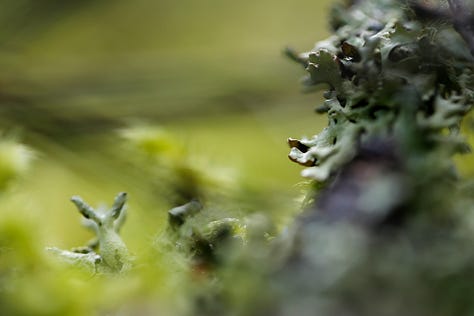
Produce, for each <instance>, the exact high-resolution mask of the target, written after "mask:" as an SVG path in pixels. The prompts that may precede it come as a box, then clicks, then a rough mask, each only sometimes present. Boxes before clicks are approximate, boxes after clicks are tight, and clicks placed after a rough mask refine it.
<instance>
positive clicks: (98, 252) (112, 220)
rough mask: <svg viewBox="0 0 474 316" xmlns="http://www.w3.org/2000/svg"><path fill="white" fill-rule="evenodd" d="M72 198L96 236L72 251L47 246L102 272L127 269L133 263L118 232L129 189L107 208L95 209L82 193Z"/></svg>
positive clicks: (67, 258)
mask: <svg viewBox="0 0 474 316" xmlns="http://www.w3.org/2000/svg"><path fill="white" fill-rule="evenodd" d="M71 201H72V202H73V203H74V205H76V207H77V209H78V210H79V212H80V213H81V214H82V216H84V217H85V218H86V219H87V221H85V225H86V227H88V228H91V229H92V230H93V231H94V232H95V233H96V239H94V240H92V241H91V242H89V243H88V245H87V246H85V247H80V248H75V249H73V250H71V251H69V250H61V249H58V248H48V250H49V251H52V252H54V253H56V254H57V255H58V256H59V257H60V258H62V259H63V260H64V261H66V262H69V263H72V264H75V265H77V266H82V267H87V268H90V269H91V270H93V271H96V272H100V273H111V272H112V273H113V272H123V271H126V270H128V269H129V268H130V267H131V261H132V260H131V256H130V253H129V252H128V249H127V246H126V245H125V243H124V242H123V240H122V238H121V237H120V235H119V230H120V227H121V226H122V225H123V223H124V221H125V203H126V201H127V193H124V192H122V193H119V194H118V195H117V196H116V197H115V201H114V204H113V205H112V207H111V208H110V209H109V210H108V211H107V212H98V211H96V210H94V209H93V208H92V207H91V206H89V205H88V204H87V203H86V202H84V200H82V198H81V197H79V196H73V197H72V198H71Z"/></svg>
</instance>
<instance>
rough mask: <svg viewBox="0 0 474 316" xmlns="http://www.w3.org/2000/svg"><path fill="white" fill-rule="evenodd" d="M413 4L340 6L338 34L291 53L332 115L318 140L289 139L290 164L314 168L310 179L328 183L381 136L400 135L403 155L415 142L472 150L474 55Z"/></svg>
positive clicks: (449, 26)
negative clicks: (320, 89) (319, 88)
mask: <svg viewBox="0 0 474 316" xmlns="http://www.w3.org/2000/svg"><path fill="white" fill-rule="evenodd" d="M455 2H456V1H455ZM414 7H415V6H414V3H413V2H410V1H389V0H381V1H357V2H355V3H354V4H352V6H349V5H342V4H340V5H338V6H336V8H335V9H334V10H333V16H332V23H331V24H332V27H333V28H334V35H333V36H331V37H330V38H329V39H327V40H325V41H321V42H319V43H318V44H317V45H316V47H315V48H314V49H313V50H311V51H309V52H306V53H302V54H299V55H296V54H294V53H291V52H290V55H291V56H292V57H293V58H294V59H296V60H297V61H298V62H300V63H302V64H303V65H304V66H305V68H306V70H307V71H308V73H309V74H308V76H307V77H306V79H305V83H306V85H308V86H315V85H320V84H326V85H327V86H328V87H329V90H328V91H327V92H326V93H325V95H324V97H325V101H324V104H323V105H322V106H320V107H319V108H318V109H317V111H318V112H320V113H327V115H328V118H329V124H328V126H327V127H326V128H325V129H324V130H323V131H322V132H321V133H319V134H318V135H316V136H313V137H312V138H309V139H307V138H305V139H302V140H296V139H289V145H290V147H291V152H290V154H289V157H290V159H291V160H293V161H295V162H297V163H299V164H301V165H304V166H306V167H308V168H306V169H305V170H304V171H303V176H305V177H308V178H312V179H315V180H318V181H325V180H327V179H328V177H329V176H330V175H331V174H333V173H334V172H336V171H337V170H338V169H339V168H340V167H341V166H342V165H344V164H345V163H347V162H348V161H350V160H351V159H352V158H353V157H354V155H355V152H356V148H357V146H358V144H360V143H361V142H362V143H363V142H365V141H367V140H370V139H373V138H375V137H377V138H380V137H391V138H394V139H395V142H396V145H397V146H399V147H400V148H401V151H411V150H412V149H413V143H414V142H418V145H416V146H415V147H416V148H421V147H422V146H419V145H420V143H423V144H421V145H426V146H429V147H430V148H433V147H436V146H438V145H441V144H450V147H451V148H450V150H449V151H448V152H446V153H447V154H448V155H451V154H452V153H454V152H459V151H465V150H466V145H465V144H464V141H463V139H462V138H461V137H460V136H459V135H458V131H459V127H460V123H461V120H462V118H463V116H464V115H465V114H466V113H467V112H468V111H469V110H470V109H471V106H472V103H473V100H474V91H473V83H474V76H473V73H474V66H473V61H474V58H473V55H471V53H470V50H469V47H468V45H466V42H465V38H463V37H462V36H461V35H460V33H458V32H457V31H456V29H455V28H454V27H453V23H448V22H447V21H443V20H439V19H438V20H435V21H433V20H432V19H430V20H424V19H422V18H420V17H418V16H417V15H416V14H417V10H415V8H414ZM440 10H441V9H440ZM454 18H455V17H454ZM406 121H411V122H413V124H411V123H410V124H408V125H409V126H411V128H412V131H409V132H408V131H407V130H406V129H405V128H404V126H405V125H406V124H405V123H404V122H406ZM410 138H412V139H410Z"/></svg>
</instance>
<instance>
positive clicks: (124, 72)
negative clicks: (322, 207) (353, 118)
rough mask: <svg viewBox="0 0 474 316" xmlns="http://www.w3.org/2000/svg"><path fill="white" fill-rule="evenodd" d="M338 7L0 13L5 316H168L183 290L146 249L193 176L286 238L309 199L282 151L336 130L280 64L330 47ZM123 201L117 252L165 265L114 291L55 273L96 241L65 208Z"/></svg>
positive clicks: (37, 7)
mask: <svg viewBox="0 0 474 316" xmlns="http://www.w3.org/2000/svg"><path fill="white" fill-rule="evenodd" d="M331 2H332V1H329V0H324V1H321V0H319V1H309V0H292V1H275V0H272V1H270V0H260V1H250V0H242V1H228V0H220V1H217V0H202V1H190V0H182V1H176V0H175V1H171V0H158V1H151V0H135V1H125V0H116V1H110V0H95V1H89V0H82V1H58V0H39V1H38V0H3V1H1V2H0V39H1V40H0V69H1V71H0V126H1V130H2V132H3V139H4V140H3V141H2V144H1V146H0V167H1V168H0V174H1V176H2V177H0V180H1V181H3V182H2V183H5V186H4V188H3V191H2V193H1V195H0V284H1V287H0V306H2V307H1V310H0V311H1V314H25V315H30V314H31V313H34V314H36V315H52V314H57V315H65V313H66V314H68V315H74V314H78V315H81V314H88V315H89V314H90V313H91V311H94V312H96V313H98V314H103V313H107V312H108V311H109V310H115V309H117V308H121V307H120V306H122V305H123V306H124V307H123V308H124V309H123V310H121V312H122V314H127V313H128V314H136V313H135V307H134V306H139V307H136V308H138V309H140V308H145V309H146V307H143V306H148V305H147V304H151V307H150V308H151V309H152V310H153V312H152V313H151V314H156V313H154V312H156V306H155V305H154V304H159V303H160V302H162V301H166V302H167V304H168V305H169V306H168V308H171V310H173V307H170V306H175V305H173V303H175V301H174V300H169V298H170V297H172V296H173V294H174V293H175V291H179V290H178V289H179V287H180V286H179V281H176V280H174V279H173V278H171V277H170V276H169V274H168V273H170V269H171V270H172V265H171V267H170V266H169V265H168V263H167V262H166V260H165V259H163V258H162V257H160V256H161V255H160V254H153V255H152V254H150V248H151V247H152V245H153V240H154V239H155V238H156V236H157V234H160V232H162V231H163V230H164V229H165V227H166V216H167V213H166V211H167V210H168V209H169V208H170V207H172V206H175V204H176V202H177V200H176V199H175V200H173V199H172V198H170V194H171V193H170V191H172V189H169V187H179V188H181V187H184V188H185V189H186V187H187V186H188V183H184V184H183V183H180V181H181V182H183V181H184V182H186V181H187V180H186V179H188V178H187V177H188V175H189V174H191V175H192V177H191V178H193V179H194V178H195V179H197V180H196V183H197V184H199V185H200V184H202V185H203V186H205V189H204V190H206V194H205V195H206V196H207V198H208V205H209V207H211V208H214V209H215V210H216V212H217V213H218V212H222V213H223V214H230V215H233V216H244V215H245V214H248V213H249V212H256V211H257V212H263V213H265V214H267V215H268V216H271V217H272V218H273V219H274V220H275V222H276V223H277V224H278V225H283V224H284V223H285V222H286V220H287V219H288V218H289V217H290V216H291V215H292V214H294V213H295V212H296V211H297V210H298V207H299V205H300V201H298V200H297V199H298V198H300V197H301V191H302V190H301V185H300V182H301V181H302V179H301V177H300V176H299V172H300V169H301V168H300V167H299V166H297V165H295V164H292V163H290V162H289V160H288V158H287V153H288V148H287V145H286V139H287V138H288V137H290V136H292V137H300V136H302V135H308V136H310V135H312V134H314V133H315V132H317V131H319V130H320V129H321V128H322V127H323V126H324V125H325V124H326V121H325V119H324V118H321V117H320V118H318V116H316V115H314V114H313V113H312V111H313V108H314V107H315V106H316V105H317V104H318V103H319V102H320V98H319V97H318V96H317V95H314V94H312V95H311V94H304V93H302V91H301V90H302V89H301V86H300V84H299V79H300V78H301V77H302V76H303V75H304V71H303V69H302V68H301V67H300V66H299V65H297V64H295V63H293V62H291V61H290V60H288V59H286V58H285V57H284V55H283V53H282V52H283V50H284V48H285V47H286V46H290V47H293V48H295V49H296V50H300V51H302V50H307V49H309V48H311V47H312V46H313V45H314V43H315V42H316V41H317V40H320V39H323V38H324V37H325V36H326V35H327V28H326V23H327V19H326V15H327V11H328V7H329V5H330V3H331ZM19 143H21V144H24V145H25V146H26V147H24V146H21V145H19ZM18 176H19V177H18ZM180 177H181V178H180ZM176 179H177V180H176ZM2 186H3V184H2ZM119 191H127V192H129V196H130V201H129V217H128V221H127V223H126V225H125V227H124V229H123V234H122V235H123V239H124V240H125V242H126V243H127V245H128V246H129V248H130V250H131V251H132V252H133V253H134V254H135V255H136V256H137V258H138V260H139V262H141V263H142V264H145V262H148V263H146V264H148V265H149V261H146V258H149V257H150V256H153V260H152V261H153V262H155V264H156V266H154V265H153V266H152V268H150V269H144V270H140V271H139V272H137V273H135V274H132V275H130V276H128V277H127V278H126V279H124V280H117V281H113V282H112V281H110V280H108V281H107V282H102V281H103V280H102V279H93V280H91V279H90V276H86V277H84V275H76V272H75V271H70V270H61V269H62V268H61V269H60V268H58V267H56V268H55V269H56V270H55V269H53V270H52V269H51V264H52V263H51V262H50V259H51V258H50V256H49V255H48V254H45V253H44V247H45V246H57V247H60V248H64V249H70V248H72V247H75V246H80V245H83V244H85V242H86V241H87V240H88V239H89V238H90V237H91V234H90V233H89V232H87V231H86V230H84V229H83V228H82V227H81V226H80V216H79V215H78V214H77V211H76V210H75V209H74V207H73V205H72V204H71V203H70V202H69V201H68V199H69V197H70V196H72V195H75V194H79V195H81V196H82V197H84V199H85V200H86V201H88V202H89V203H90V204H91V205H93V206H96V205H98V204H100V203H109V204H110V203H111V200H112V199H113V196H114V195H115V194H116V193H117V192H119ZM184 196H186V195H184ZM154 256H157V258H155V257H154ZM146 264H145V265H146ZM157 267H159V268H157ZM150 280H153V282H151V281H150ZM173 280H174V281H173ZM173 282H175V283H174V284H177V285H176V286H175V287H173V286H172V285H170V284H171V283H173ZM94 293H95V294H94ZM97 293H102V294H101V295H97ZM51 297H54V300H51ZM144 297H151V298H152V299H151V300H150V301H148V300H147V299H146V298H144ZM142 300H145V302H146V303H143V302H142ZM119 301H120V302H122V303H123V304H122V305H120V304H119V305H117V304H118V303H117V302H119ZM149 302H153V303H149ZM156 302H159V303H156ZM117 306H118V307H117ZM160 306H161V305H160ZM164 306H166V304H165V305H164ZM162 308H164V309H166V308H165V307H162ZM98 311H99V312H98ZM143 314H146V313H145V312H144V313H143Z"/></svg>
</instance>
